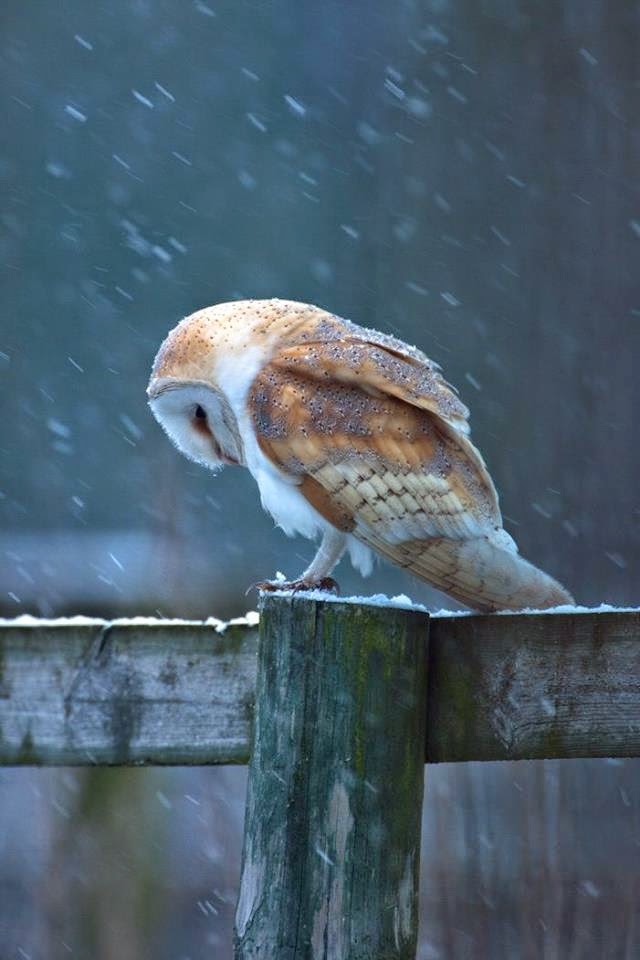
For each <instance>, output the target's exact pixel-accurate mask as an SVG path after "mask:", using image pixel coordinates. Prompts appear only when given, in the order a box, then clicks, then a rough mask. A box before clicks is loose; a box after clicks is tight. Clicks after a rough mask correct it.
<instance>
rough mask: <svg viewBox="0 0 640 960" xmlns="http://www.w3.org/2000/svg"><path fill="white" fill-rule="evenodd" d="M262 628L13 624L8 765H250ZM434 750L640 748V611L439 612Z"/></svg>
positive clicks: (439, 758) (499, 754)
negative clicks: (259, 630) (459, 614)
mask: <svg viewBox="0 0 640 960" xmlns="http://www.w3.org/2000/svg"><path fill="white" fill-rule="evenodd" d="M256 650H257V630H256V629H255V628H254V627H248V626H233V627H229V628H228V629H227V631H226V632H225V633H223V634H219V633H216V631H215V629H213V628H212V627H210V626H206V625H204V624H184V625H180V626H173V625H163V624H162V622H161V621H159V622H158V624H157V625H153V626H137V625H135V624H132V625H129V626H127V625H125V624H123V623H122V622H119V623H118V624H117V625H114V626H109V624H107V623H104V624H99V623H98V624H97V625H94V626H58V627H52V626H46V625H43V626H41V627H21V626H11V625H7V624H5V625H2V626H0V763H2V764H16V763H23V764H24V763H26V764H91V763H113V764H135V763H173V764H190V763H247V762H248V759H249V736H250V720H251V711H252V708H253V701H254V692H255V676H256ZM429 686H430V691H429V717H428V738H427V750H426V759H427V762H430V763H438V762H444V761H458V760H460V761H462V760H520V759H525V758H535V757H549V758H552V757H555V758H562V757H603V756H605V757H607V756H608V757H634V756H640V613H638V612H602V613H597V612H590V613H576V614H517V615H516V614H513V615H508V616H476V615H473V616H463V617H451V618H449V617H448V618H437V617H436V618H432V620H431V639H430V646H429Z"/></svg>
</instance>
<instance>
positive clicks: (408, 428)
mask: <svg viewBox="0 0 640 960" xmlns="http://www.w3.org/2000/svg"><path fill="white" fill-rule="evenodd" d="M147 393H148V398H149V404H150V406H151V410H152V412H153V415H154V416H155V418H156V419H157V420H158V422H159V423H160V425H161V426H162V427H163V428H164V430H165V431H166V433H167V434H168V436H169V437H170V439H171V440H172V441H173V443H174V444H175V445H176V447H177V448H178V449H179V450H180V451H181V452H182V453H184V454H185V455H186V456H187V457H189V459H191V460H195V461H196V462H198V463H201V464H203V465H204V466H206V467H209V468H210V469H211V470H214V471H215V470H218V469H219V468H220V467H222V466H223V465H225V464H230V465H233V466H241V467H246V468H247V469H248V470H249V471H250V473H251V474H252V476H253V477H254V479H255V481H256V483H257V485H258V489H259V491H260V498H261V501H262V505H263V507H264V509H265V510H267V511H268V512H269V513H270V514H271V516H272V517H273V519H274V520H275V522H276V523H277V524H278V526H280V527H281V528H282V529H283V530H284V532H285V533H286V534H288V535H290V536H291V535H294V534H301V535H302V536H304V537H308V538H312V539H315V538H317V539H319V545H318V549H317V552H316V554H315V556H314V558H313V560H312V561H311V563H310V565H309V566H308V568H307V569H306V570H305V571H304V572H303V573H302V574H301V576H300V577H299V579H297V580H295V581H292V582H288V583H282V582H280V581H264V582H263V583H261V584H259V585H258V586H260V587H261V588H262V589H265V590H268V589H287V588H292V589H311V588H314V587H325V588H326V587H330V586H332V585H333V584H334V581H332V580H331V573H332V571H333V569H334V567H335V565H336V564H337V563H338V561H339V560H340V558H341V557H342V555H343V554H344V553H345V551H347V552H348V554H349V556H350V558H351V562H352V563H353V564H354V566H355V567H356V568H357V569H358V570H360V572H361V573H362V574H363V575H365V576H366V575H367V574H368V573H369V572H370V571H371V568H372V562H373V557H372V554H374V553H375V554H379V555H381V556H382V557H385V558H386V559H387V560H390V561H391V562H392V563H395V564H397V565H398V566H400V567H404V568H405V569H406V570H408V571H410V573H412V574H414V575H415V576H417V577H419V578H420V579H422V580H425V581H426V582H427V583H430V584H432V585H433V586H434V587H437V588H438V589H439V590H442V591H443V592H444V593H446V594H448V595H450V596H451V597H454V598H455V599H456V600H458V601H459V602H461V603H462V604H465V605H467V606H469V607H472V608H474V609H477V610H482V611H493V610H501V609H507V610H516V609H522V608H525V607H534V608H545V607H552V606H556V605H558V604H563V603H570V602H572V600H571V596H570V595H569V594H568V593H567V591H566V590H565V589H564V588H563V587H562V586H561V585H560V584H559V583H557V582H556V581H555V580H553V579H552V578H551V577H550V576H548V575H547V574H546V573H543V572H542V571H541V570H539V569H538V568H536V567H534V566H533V565H532V564H530V563H528V562H527V561H526V560H524V559H522V557H520V556H519V554H518V549H517V547H516V545H515V543H514V541H513V539H512V538H511V537H510V536H509V534H508V533H507V532H506V531H505V530H504V529H503V527H502V517H501V514H500V508H499V506H498V497H497V494H496V490H495V487H494V485H493V482H492V480H491V477H490V476H489V473H488V472H487V468H486V466H485V463H484V461H483V459H482V456H481V455H480V453H479V452H478V450H477V448H476V447H475V446H474V444H473V443H472V442H471V440H470V438H469V424H468V411H467V408H466V407H465V406H464V404H463V403H462V402H461V401H460V399H459V398H458V396H457V394H456V393H455V391H454V390H453V388H452V387H451V386H449V384H448V383H447V382H446V381H445V380H444V379H443V377H442V375H441V373H440V368H439V367H438V366H437V364H435V363H433V362H432V361H431V360H429V359H428V357H426V356H425V355H424V353H422V352H421V351H420V350H418V349H416V348H415V347H410V346H408V345H407V344H406V343H403V342H402V341H401V340H397V339H396V338H395V337H391V336H387V335H386V334H382V333H378V332H377V331H375V330H368V329H366V328H364V327H360V326H358V325H357V324H355V323H352V322H351V321H349V320H344V319H342V318H341V317H338V316H334V315H333V314H331V313H328V312H327V311H325V310H321V309H319V308H318V307H314V306H311V305H308V304H304V303H296V302H293V301H290V300H241V301H237V302H232V303H221V304H218V305H216V306H213V307H207V308H205V309H203V310H199V311H198V312H197V313H194V314H192V315H191V316H189V317H187V318H186V319H185V320H183V321H182V322H181V323H179V324H178V326H177V327H175V328H174V329H173V330H172V331H171V332H170V333H169V335H168V336H167V338H166V340H165V341H164V343H163V344H162V345H161V347H160V350H159V352H158V355H157V356H156V359H155V362H154V365H153V370H152V373H151V380H150V382H149V387H148V390H147Z"/></svg>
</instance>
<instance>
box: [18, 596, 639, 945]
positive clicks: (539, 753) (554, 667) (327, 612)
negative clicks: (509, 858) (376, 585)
mask: <svg viewBox="0 0 640 960" xmlns="http://www.w3.org/2000/svg"><path fill="white" fill-rule="evenodd" d="M259 634H260V636H259V637H258V629H257V626H256V623H255V618H251V619H246V620H239V621H235V622H232V623H231V624H228V625H221V624H220V623H218V622H217V621H210V622H207V623H204V624H202V623H184V622H167V621H146V620H139V621H137V620H134V621H115V622H112V623H107V622H102V621H82V620H72V621H51V622H46V621H32V620H27V621H25V620H20V621H13V622H5V623H4V624H2V625H0V763H4V764H19V763H21V764H26V763H27V764H44V763H49V764H53V763H67V764H77V763H80V764H89V763H92V764H95V763H100V764H132V763H155V764H158V763H174V764H176V763H181V764H184V763H246V762H248V761H249V762H250V767H249V784H248V795H247V809H246V816H245V835H244V848H243V858H242V876H241V884H240V893H239V899H238V906H237V911H236V936H235V954H234V956H235V960H264V958H267V957H268V958H269V960H338V958H340V960H382V958H384V960H415V955H416V939H417V923H418V918H417V902H418V876H419V849H420V823H421V808H422V799H423V798H422V794H423V765H424V762H425V760H426V762H440V761H451V760H509V759H511V760H517V759H522V758H526V757H601V756H609V757H612V756H620V757H630V756H640V612H639V611H637V610H631V611H616V610H598V611H582V612H581V611H578V610H575V611H568V612H563V613H556V614H548V613H546V614H535V613H524V614H514V615H509V616H458V617H433V618H431V619H430V618H429V616H428V614H427V613H426V612H424V611H422V610H420V609H416V608H410V609H402V608H401V607H398V606H393V605H381V604H371V603H366V602H363V603H353V602H345V601H327V600H324V599H317V598H309V597H303V596H297V597H291V596H289V597H286V596H267V597H266V598H265V599H264V606H263V611H262V617H261V621H260V628H259ZM252 742H253V746H252V748H251V743H252Z"/></svg>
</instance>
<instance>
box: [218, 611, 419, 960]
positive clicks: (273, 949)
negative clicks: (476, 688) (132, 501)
mask: <svg viewBox="0 0 640 960" xmlns="http://www.w3.org/2000/svg"><path fill="white" fill-rule="evenodd" d="M428 627H429V620H428V616H427V615H426V614H424V613H420V612H418V611H414V610H403V609H397V608H392V607H379V606H371V605H358V604H354V603H345V602H332V601H327V602H316V601H313V600H309V599H305V598H303V597H294V598H286V597H269V596H267V597H265V598H264V602H263V607H262V615H261V625H260V646H259V654H258V681H257V692H256V715H255V726H254V740H253V753H252V757H251V762H250V768H249V787H248V797H247V808H246V815H245V816H246V819H245V836H244V850H243V863H242V879H241V887H240V896H239V901H238V907H237V912H236V954H235V956H236V960H255V958H260V960H414V958H415V955H416V938H417V925H418V917H417V897H418V876H419V853H420V822H421V811H422V793H423V782H424V780H423V778H424V761H425V730H426V690H427V643H428Z"/></svg>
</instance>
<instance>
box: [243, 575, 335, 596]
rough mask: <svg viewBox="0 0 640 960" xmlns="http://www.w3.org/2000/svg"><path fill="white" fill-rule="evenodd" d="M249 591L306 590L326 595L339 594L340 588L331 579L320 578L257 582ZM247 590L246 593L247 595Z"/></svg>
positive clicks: (299, 591) (293, 591)
mask: <svg viewBox="0 0 640 960" xmlns="http://www.w3.org/2000/svg"><path fill="white" fill-rule="evenodd" d="M249 590H260V591H263V592H264V593H273V592H274V591H276V590H290V591H291V592H292V593H304V592H305V591H307V590H324V591H326V592H327V593H334V594H336V595H338V594H339V593H340V587H339V586H338V584H337V582H336V581H335V580H334V579H333V577H322V579H320V580H306V579H305V578H304V577H301V578H300V579H299V580H259V581H258V583H254V584H252V585H251V586H250V587H249ZM249 590H247V593H249Z"/></svg>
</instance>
